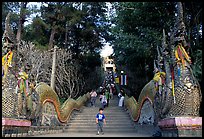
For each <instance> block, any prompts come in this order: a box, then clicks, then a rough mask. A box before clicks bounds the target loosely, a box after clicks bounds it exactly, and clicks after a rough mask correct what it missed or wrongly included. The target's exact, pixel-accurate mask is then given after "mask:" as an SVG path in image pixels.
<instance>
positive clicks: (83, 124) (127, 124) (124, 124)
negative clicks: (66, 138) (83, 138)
mask: <svg viewBox="0 0 204 139" xmlns="http://www.w3.org/2000/svg"><path fill="white" fill-rule="evenodd" d="M68 125H69V126H70V125H72V126H73V125H75V126H92V125H94V126H95V125H96V123H95V122H90V123H69V124H68ZM107 125H111V126H116V127H120V126H133V123H111V122H107Z"/></svg>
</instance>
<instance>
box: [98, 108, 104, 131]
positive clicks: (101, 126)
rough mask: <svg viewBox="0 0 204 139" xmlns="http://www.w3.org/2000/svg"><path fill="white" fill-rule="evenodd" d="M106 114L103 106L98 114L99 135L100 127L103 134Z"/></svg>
mask: <svg viewBox="0 0 204 139" xmlns="http://www.w3.org/2000/svg"><path fill="white" fill-rule="evenodd" d="M105 118H106V117H105V115H104V114H103V108H100V109H99V113H98V114H96V124H97V135H99V129H100V130H101V134H102V135H103V134H104V132H103V123H104V124H106V120H105Z"/></svg>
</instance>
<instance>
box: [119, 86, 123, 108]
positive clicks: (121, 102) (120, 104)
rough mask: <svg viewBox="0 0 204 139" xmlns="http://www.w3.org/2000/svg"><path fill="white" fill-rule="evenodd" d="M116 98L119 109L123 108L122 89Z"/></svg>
mask: <svg viewBox="0 0 204 139" xmlns="http://www.w3.org/2000/svg"><path fill="white" fill-rule="evenodd" d="M118 97H119V103H118V106H119V107H123V103H124V98H125V95H124V92H123V90H122V89H121V92H120V93H119V94H118Z"/></svg>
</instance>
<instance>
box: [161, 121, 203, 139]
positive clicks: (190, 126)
mask: <svg viewBox="0 0 204 139" xmlns="http://www.w3.org/2000/svg"><path fill="white" fill-rule="evenodd" d="M158 126H159V127H160V129H161V132H162V137H202V117H173V118H165V119H162V120H161V121H159V123H158Z"/></svg>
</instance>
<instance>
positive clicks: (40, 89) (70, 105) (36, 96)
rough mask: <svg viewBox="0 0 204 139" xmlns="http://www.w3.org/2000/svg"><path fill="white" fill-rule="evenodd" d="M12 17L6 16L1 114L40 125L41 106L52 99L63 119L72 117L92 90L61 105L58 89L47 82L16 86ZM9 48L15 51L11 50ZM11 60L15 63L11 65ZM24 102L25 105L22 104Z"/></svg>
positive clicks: (14, 41)
mask: <svg viewBox="0 0 204 139" xmlns="http://www.w3.org/2000/svg"><path fill="white" fill-rule="evenodd" d="M9 17H10V13H9V14H8V15H7V17H6V22H5V31H4V35H3V40H4V41H5V43H4V44H3V46H4V47H3V48H4V51H5V53H4V55H5V56H4V57H2V58H3V60H4V63H3V64H2V67H4V68H2V69H3V70H2V77H3V78H4V80H5V82H2V86H3V87H2V90H3V91H2V117H4V118H24V119H27V120H31V121H37V125H41V119H42V110H43V109H42V108H43V106H44V105H45V104H46V103H52V104H53V105H54V107H55V111H56V113H57V117H58V120H59V121H60V123H66V122H67V121H68V120H69V118H70V115H71V113H72V111H73V110H79V109H80V108H81V107H82V106H83V105H84V104H85V103H86V102H87V100H89V99H90V94H89V93H87V94H84V95H83V96H80V97H79V98H78V99H77V100H74V99H72V98H68V99H67V100H66V101H65V102H64V103H63V104H62V105H61V104H60V101H59V97H58V95H57V93H56V92H55V91H54V90H53V89H52V88H51V87H50V86H49V85H47V84H46V83H44V82H40V83H38V84H37V85H36V86H34V84H32V83H31V84H32V85H31V84H30V90H27V91H25V90H26V88H25V87H28V86H27V85H24V86H22V87H19V86H18V89H17V90H16V89H15V86H17V79H16V78H19V77H21V76H19V75H16V74H15V73H13V72H12V68H13V67H15V64H16V63H15V62H14V61H13V60H14V58H16V57H17V54H16V51H15V50H17V48H15V47H16V46H17V45H16V39H15V36H14V34H13V31H12V29H11V28H10V26H9ZM14 48H15V49H14ZM10 51H12V53H11V52H10ZM10 53H11V54H12V56H10V57H8V54H10ZM11 63H12V66H10V65H11ZM23 73H24V75H26V78H25V80H27V79H28V77H27V76H28V75H27V73H26V72H24V71H23ZM16 76H18V77H16ZM15 80H16V82H15ZM25 80H21V83H22V84H23V83H24V81H25ZM10 88H11V89H10ZM15 92H16V93H15ZM22 103H23V104H24V105H22ZM21 106H22V107H23V108H22V107H21ZM22 110H24V112H22ZM22 116H23V117H22Z"/></svg>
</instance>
